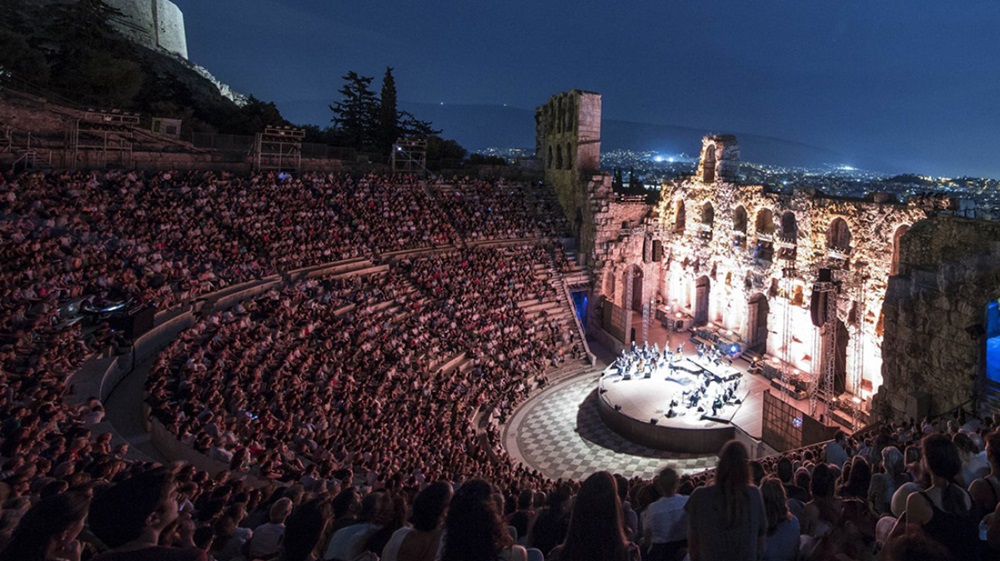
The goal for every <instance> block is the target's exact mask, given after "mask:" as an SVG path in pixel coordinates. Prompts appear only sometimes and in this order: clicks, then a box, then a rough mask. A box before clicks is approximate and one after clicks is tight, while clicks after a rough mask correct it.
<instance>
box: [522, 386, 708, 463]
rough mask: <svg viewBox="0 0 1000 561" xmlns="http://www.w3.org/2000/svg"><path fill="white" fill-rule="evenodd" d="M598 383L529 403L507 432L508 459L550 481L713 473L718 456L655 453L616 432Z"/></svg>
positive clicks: (551, 392)
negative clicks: (601, 410)
mask: <svg viewBox="0 0 1000 561" xmlns="http://www.w3.org/2000/svg"><path fill="white" fill-rule="evenodd" d="M599 378H600V371H597V372H592V373H588V374H583V375H580V376H576V377H574V378H571V379H569V380H565V381H563V382H560V383H558V384H556V385H554V386H552V387H550V388H546V389H545V390H544V391H542V392H541V393H539V394H537V395H536V396H534V397H532V398H531V399H529V400H528V401H527V402H525V403H524V404H523V405H522V406H521V407H520V408H518V409H517V410H516V411H515V412H514V415H513V416H512V417H511V419H510V422H508V423H507V425H506V426H505V427H504V430H503V443H504V446H505V447H506V449H507V452H508V454H510V456H511V457H512V458H514V459H515V460H519V461H521V462H522V463H524V464H525V465H526V466H528V467H530V468H531V469H536V470H538V471H540V472H541V473H543V474H544V475H546V476H547V477H549V478H552V479H558V478H569V479H584V478H586V477H587V476H588V475H590V474H592V473H594V472H596V471H601V470H607V471H610V472H612V473H620V474H622V475H624V476H625V477H629V478H631V477H634V476H639V477H644V478H651V477H653V476H654V475H656V474H657V473H658V472H659V470H660V469H662V468H663V467H664V466H666V465H671V466H673V467H674V468H675V469H678V470H679V471H681V472H684V473H691V472H698V471H702V470H705V469H707V468H711V467H715V462H716V458H717V457H716V456H715V455H711V456H696V455H690V454H678V453H674V452H664V451H662V450H653V449H650V448H646V447H644V446H640V445H638V444H633V443H631V442H629V441H627V440H625V439H624V438H622V437H621V436H618V435H617V434H615V433H614V432H612V431H611V429H609V428H607V427H606V426H605V425H604V422H603V421H601V418H600V416H599V415H598V412H597V393H596V389H597V381H598V379H599Z"/></svg>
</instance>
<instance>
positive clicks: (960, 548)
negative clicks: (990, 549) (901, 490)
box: [890, 434, 979, 559]
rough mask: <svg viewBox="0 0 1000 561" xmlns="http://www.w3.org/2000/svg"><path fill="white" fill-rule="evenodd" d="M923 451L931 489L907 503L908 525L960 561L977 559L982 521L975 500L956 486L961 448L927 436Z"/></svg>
mask: <svg viewBox="0 0 1000 561" xmlns="http://www.w3.org/2000/svg"><path fill="white" fill-rule="evenodd" d="M921 448H922V451H923V456H924V463H925V464H926V466H927V469H928V470H929V471H930V476H931V485H930V487H929V488H928V489H927V490H926V491H920V492H918V493H913V494H912V495H910V496H909V498H908V499H907V501H906V524H908V525H914V526H917V527H920V528H922V529H923V530H924V532H926V533H927V535H928V537H930V538H932V539H934V540H936V541H938V542H940V543H941V544H942V545H944V546H945V548H946V549H947V550H948V551H949V552H950V553H951V554H952V556H954V557H955V558H956V559H977V558H978V553H979V552H978V547H979V541H978V539H977V534H978V524H979V520H978V519H976V518H975V517H974V514H973V502H972V497H971V496H970V495H969V493H968V492H967V491H966V490H965V489H963V488H962V487H961V486H959V485H957V484H956V483H954V479H955V477H956V476H958V474H959V472H960V471H961V469H962V460H961V459H960V458H959V454H958V448H957V447H956V446H955V443H954V442H952V440H951V439H950V438H948V436H946V435H943V434H930V435H928V436H925V437H924V439H923V441H922V444H921ZM890 541H891V539H890Z"/></svg>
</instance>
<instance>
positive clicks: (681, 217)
mask: <svg viewBox="0 0 1000 561" xmlns="http://www.w3.org/2000/svg"><path fill="white" fill-rule="evenodd" d="M675 204H676V208H675V209H674V232H677V233H683V232H684V227H685V226H686V225H687V224H686V223H687V212H686V211H685V210H684V201H683V200H682V199H678V200H677V202H676V203H675Z"/></svg>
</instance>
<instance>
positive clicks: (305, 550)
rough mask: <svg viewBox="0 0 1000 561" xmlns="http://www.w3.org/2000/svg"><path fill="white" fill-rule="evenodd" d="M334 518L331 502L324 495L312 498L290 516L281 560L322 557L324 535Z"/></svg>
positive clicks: (303, 560) (316, 558)
mask: <svg viewBox="0 0 1000 561" xmlns="http://www.w3.org/2000/svg"><path fill="white" fill-rule="evenodd" d="M332 518H333V510H332V509H331V508H330V503H329V501H327V500H326V499H325V498H323V497H317V498H314V499H310V500H308V501H306V502H304V503H302V505H300V506H299V507H298V508H296V509H295V511H294V512H292V514H291V516H289V517H288V520H287V522H288V528H287V529H286V530H285V541H284V546H283V548H282V552H281V556H280V558H279V561H316V560H318V559H321V557H320V556H319V553H320V552H321V551H322V546H323V537H324V534H325V532H326V529H327V528H328V527H329V525H330V521H331V520H332Z"/></svg>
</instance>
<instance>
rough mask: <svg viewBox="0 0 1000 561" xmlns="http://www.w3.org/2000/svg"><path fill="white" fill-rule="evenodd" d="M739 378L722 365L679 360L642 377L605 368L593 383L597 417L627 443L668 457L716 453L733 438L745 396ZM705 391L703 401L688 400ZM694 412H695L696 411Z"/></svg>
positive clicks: (737, 373)
mask: <svg viewBox="0 0 1000 561" xmlns="http://www.w3.org/2000/svg"><path fill="white" fill-rule="evenodd" d="M744 377H745V376H744V374H743V373H742V372H740V371H739V370H738V369H736V368H733V367H732V366H730V365H728V364H726V363H723V364H721V365H716V364H712V363H711V362H709V361H704V360H698V359H697V358H696V357H691V356H683V357H682V358H680V359H679V360H674V361H673V362H672V364H671V365H666V364H664V365H662V366H660V367H657V368H651V369H649V375H648V377H647V376H646V375H643V374H640V375H638V376H634V375H630V376H623V375H622V374H619V373H618V370H617V369H616V368H615V367H614V366H609V367H608V368H607V369H606V370H605V371H604V372H603V374H602V376H601V379H600V381H599V382H598V389H597V392H598V395H599V398H600V399H599V409H598V411H599V413H600V415H601V419H602V420H603V421H604V423H605V424H606V425H607V426H608V428H610V429H611V430H613V431H615V432H616V433H618V434H619V435H621V436H623V437H625V438H627V439H629V440H630V441H632V442H635V443H637V444H641V445H643V446H648V447H650V448H655V449H658V450H667V451H671V452H684V453H691V454H706V453H714V452H718V450H719V448H721V447H722V445H723V444H725V443H726V442H727V441H729V440H732V439H733V438H735V435H736V431H735V427H734V426H733V424H732V420H733V417H734V416H735V415H736V413H737V412H738V411H739V409H740V408H741V407H742V404H743V403H744V402H745V401H746V399H747V397H748V394H749V391H748V389H747V385H746V383H745V382H744V381H743V378H744ZM727 387H733V388H734V391H733V393H732V395H731V397H730V398H729V399H727V400H725V401H723V400H721V399H720V404H721V405H720V406H718V407H716V406H713V401H714V400H713V396H714V395H715V394H716V393H719V394H722V393H724V391H725V390H724V388H727ZM705 388H707V392H706V397H703V398H701V399H699V400H698V401H697V403H692V400H691V399H690V398H689V397H685V396H691V395H694V396H696V397H697V396H698V392H699V391H702V390H705ZM699 409H700V410H699Z"/></svg>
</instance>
